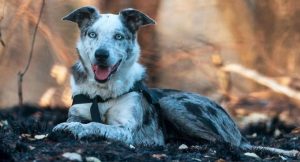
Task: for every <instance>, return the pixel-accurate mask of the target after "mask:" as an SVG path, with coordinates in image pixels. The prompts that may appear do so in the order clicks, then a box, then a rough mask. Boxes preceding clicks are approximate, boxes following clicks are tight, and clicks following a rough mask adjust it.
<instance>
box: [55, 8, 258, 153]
mask: <svg viewBox="0 0 300 162" xmlns="http://www.w3.org/2000/svg"><path fill="white" fill-rule="evenodd" d="M63 20H68V21H72V22H75V23H77V25H78V27H79V29H80V38H79V41H78V43H77V51H78V53H79V60H78V61H77V63H76V64H75V65H74V66H73V67H72V76H71V86H72V94H73V104H72V107H71V108H70V110H69V114H68V120H67V121H66V122H64V123H61V124H58V125H57V126H56V127H54V129H53V132H57V131H67V132H70V133H72V134H73V135H74V136H75V137H76V138H78V139H81V138H84V137H90V136H98V137H104V138H106V139H110V140H116V141H122V142H124V143H126V144H133V145H164V144H165V141H166V140H167V138H168V137H180V138H186V139H193V140H197V139H204V140H207V141H211V142H224V143H229V144H231V145H233V146H237V147H240V148H247V149H250V148H251V149H252V150H254V147H255V146H252V145H250V144H249V143H248V142H246V141H245V140H243V138H242V136H241V134H240V131H239V130H238V128H237V126H236V124H235V123H234V121H233V120H232V119H231V117H230V116H229V115H228V114H227V113H226V111H225V110H224V109H223V108H222V107H220V106H219V105H218V104H216V103H215V102H213V101H211V100H209V99H208V98H206V97H203V96H200V95H198V94H195V93H189V92H182V91H177V90H167V89H149V88H147V87H146V86H145V84H144V83H143V79H144V77H145V68H144V67H143V66H142V65H141V64H139V63H138V59H139V56H140V48H139V44H138V42H137V31H138V29H139V28H140V27H143V26H147V25H151V24H155V21H154V20H153V19H151V18H150V17H148V16H147V15H145V14H144V13H142V12H140V11H138V10H135V9H124V10H122V11H120V12H119V14H100V13H99V11H98V10H97V9H95V8H94V7H82V8H79V9H76V10H75V11H73V12H71V13H70V14H68V15H67V16H65V17H64V18H63ZM256 149H257V148H256Z"/></svg>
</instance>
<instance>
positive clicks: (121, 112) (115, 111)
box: [71, 92, 141, 125]
mask: <svg viewBox="0 0 300 162" xmlns="http://www.w3.org/2000/svg"><path fill="white" fill-rule="evenodd" d="M140 97H141V96H140V94H139V93H136V92H131V93H128V94H125V95H122V96H120V97H118V98H116V99H111V100H109V101H107V102H104V103H98V108H99V112H100V115H101V120H102V122H103V123H105V124H109V125H119V124H125V123H128V122H129V121H130V120H131V119H132V118H134V116H135V113H136V111H135V110H136V108H137V107H140V105H141V104H140V103H141V102H140ZM91 105H92V103H88V104H78V105H73V106H72V107H71V109H73V110H72V111H73V112H76V113H78V114H76V115H78V116H80V117H82V118H84V119H86V120H89V121H92V119H91V112H90V108H91Z"/></svg>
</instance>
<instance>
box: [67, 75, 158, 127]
mask: <svg viewBox="0 0 300 162" xmlns="http://www.w3.org/2000/svg"><path fill="white" fill-rule="evenodd" d="M130 92H139V93H142V95H143V96H144V97H145V98H146V100H147V101H148V102H149V103H150V104H152V105H154V106H157V105H158V104H157V103H158V99H157V98H156V97H154V96H152V95H151V93H150V91H149V89H148V87H147V86H146V85H145V84H144V82H143V81H142V80H140V81H137V82H135V84H134V86H133V87H132V88H131V89H130V90H129V91H128V92H126V93H124V94H127V93H130ZM124 94H122V95H124ZM110 99H112V98H108V99H105V100H104V99H103V98H101V97H100V96H98V95H97V96H96V97H95V98H92V99H91V98H90V97H89V96H88V95H85V94H78V95H75V96H74V97H73V103H72V105H76V104H84V103H92V106H91V108H90V113H91V117H92V121H93V122H99V123H101V122H102V120H101V113H100V111H99V108H98V103H103V102H106V101H108V100H110Z"/></svg>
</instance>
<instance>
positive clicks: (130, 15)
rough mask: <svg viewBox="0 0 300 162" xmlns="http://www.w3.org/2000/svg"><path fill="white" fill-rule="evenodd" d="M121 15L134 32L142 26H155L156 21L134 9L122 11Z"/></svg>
mask: <svg viewBox="0 0 300 162" xmlns="http://www.w3.org/2000/svg"><path fill="white" fill-rule="evenodd" d="M119 15H120V16H121V18H122V20H123V21H124V23H125V24H126V25H127V27H128V28H129V30H130V31H132V32H136V31H137V30H138V29H139V27H141V26H145V25H151V24H155V21H154V20H153V19H151V18H150V17H149V16H147V15H146V14H144V13H142V12H141V11H138V10H135V9H132V8H127V9H124V10H122V11H120V13H119Z"/></svg>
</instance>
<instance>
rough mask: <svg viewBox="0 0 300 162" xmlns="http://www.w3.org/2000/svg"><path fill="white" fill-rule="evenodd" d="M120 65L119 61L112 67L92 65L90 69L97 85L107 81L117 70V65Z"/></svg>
mask: <svg viewBox="0 0 300 162" xmlns="http://www.w3.org/2000/svg"><path fill="white" fill-rule="evenodd" d="M120 64H121V60H120V61H118V62H117V63H116V64H115V65H113V66H103V65H97V64H94V65H92V69H93V71H94V74H95V80H96V81H97V82H99V83H105V82H106V81H108V80H109V78H110V77H111V75H112V74H114V73H115V72H116V71H117V70H118V67H119V65H120Z"/></svg>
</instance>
